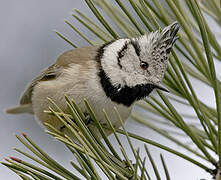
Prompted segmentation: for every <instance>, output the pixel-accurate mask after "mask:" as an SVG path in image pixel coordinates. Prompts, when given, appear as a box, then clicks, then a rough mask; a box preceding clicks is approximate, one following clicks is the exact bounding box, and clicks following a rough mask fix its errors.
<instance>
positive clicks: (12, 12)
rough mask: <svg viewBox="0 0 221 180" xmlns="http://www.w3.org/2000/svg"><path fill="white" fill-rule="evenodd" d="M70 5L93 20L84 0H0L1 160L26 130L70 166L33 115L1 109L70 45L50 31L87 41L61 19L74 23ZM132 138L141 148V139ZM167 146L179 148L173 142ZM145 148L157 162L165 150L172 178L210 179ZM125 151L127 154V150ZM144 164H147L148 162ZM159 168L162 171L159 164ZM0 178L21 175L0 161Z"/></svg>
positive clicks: (132, 125) (13, 179) (137, 129)
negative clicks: (19, 135) (17, 136)
mask: <svg viewBox="0 0 221 180" xmlns="http://www.w3.org/2000/svg"><path fill="white" fill-rule="evenodd" d="M72 8H77V9H79V10H81V11H83V12H84V13H85V14H87V15H88V16H89V17H92V19H95V18H94V17H93V16H92V13H91V12H90V9H89V8H88V7H87V5H86V3H85V2H84V1H79V0H44V1H36V0H35V1H34V0H20V1H16V0H7V1H2V2H1V6H0V62H1V65H0V83H1V84H0V123H1V124H0V161H1V160H4V158H7V157H8V156H15V157H16V156H17V157H22V156H21V155H18V154H17V153H16V152H14V151H13V149H12V148H13V147H18V148H21V149H23V150H24V147H23V146H22V145H21V144H20V143H19V142H18V141H17V139H16V138H15V136H14V134H20V133H22V132H25V133H26V134H28V135H29V136H30V137H31V138H32V139H33V140H34V141H35V142H36V143H37V144H38V145H39V146H40V147H41V148H43V149H44V150H45V151H46V152H47V153H48V154H49V155H51V156H52V157H53V158H55V159H56V160H57V161H58V162H61V163H62V164H63V165H64V166H65V167H69V168H71V166H70V165H69V162H70V160H71V159H72V158H73V156H72V155H71V154H70V153H69V152H68V151H66V150H65V147H64V146H63V145H62V144H61V143H59V142H57V141H54V140H52V138H51V137H49V136H48V135H47V134H45V133H44V129H42V128H41V127H40V126H39V125H38V124H37V122H36V121H35V119H34V117H33V116H32V115H27V114H24V115H7V114H5V113H4V110H5V108H7V107H10V106H13V105H16V104H17V103H18V102H19V98H20V96H21V94H22V92H23V91H24V89H25V87H26V86H27V84H28V83H29V82H30V81H31V80H32V79H33V78H34V77H35V76H36V75H38V74H39V72H40V71H41V70H42V69H44V68H46V67H47V66H49V65H50V64H52V63H54V62H55V60H56V58H57V57H58V56H59V55H60V54H61V53H63V52H64V51H67V50H69V49H71V48H72V47H71V46H70V45H68V44H67V43H66V42H65V41H63V40H62V39H60V38H59V37H58V36H57V35H56V34H55V33H54V32H53V30H54V29H56V30H58V31H59V32H61V33H62V34H65V35H66V36H67V37H69V38H71V39H72V41H73V42H74V43H75V44H77V45H79V46H84V45H87V43H86V42H85V41H84V40H82V39H81V38H79V36H77V34H76V33H74V32H73V31H72V30H71V29H70V28H69V27H68V26H67V25H66V24H65V23H64V19H68V20H70V21H71V22H73V19H72V18H71V13H72ZM75 24H76V25H77V27H78V28H79V29H80V30H82V31H83V32H85V33H89V32H88V31H87V30H86V29H85V28H82V26H80V24H78V23H77V22H75ZM88 36H89V37H90V38H91V39H92V40H96V39H95V37H94V36H92V35H91V34H90V33H89V35H88ZM196 83H197V82H196ZM204 92H205V91H204ZM202 96H203V94H202ZM207 97H208V96H207ZM126 127H127V130H128V131H130V132H134V133H139V134H141V135H143V136H146V137H149V139H151V138H152V139H156V140H157V141H159V142H162V141H163V142H164V143H169V142H167V140H165V139H163V138H162V137H160V136H158V135H156V134H155V133H153V132H152V131H151V130H149V129H147V128H144V127H142V126H141V125H139V124H138V123H136V122H133V121H131V120H129V121H127V123H126ZM111 138H113V137H111ZM121 138H122V141H123V142H125V146H128V145H127V143H126V140H124V137H121ZM133 142H134V145H135V146H136V147H140V148H141V151H142V149H143V145H142V143H139V142H137V141H133ZM171 146H172V147H174V148H178V147H176V146H175V145H171ZM148 147H149V148H150V151H151V153H152V154H153V156H154V159H156V160H158V161H159V159H160V158H159V154H160V153H163V155H164V157H165V160H166V162H167V165H168V168H169V171H170V175H171V179H179V180H187V179H188V180H197V179H209V177H210V176H209V175H208V174H207V173H205V172H204V171H202V170H201V169H199V168H197V167H195V166H193V165H192V164H190V163H188V162H186V161H184V160H182V159H180V158H178V157H176V156H173V155H170V154H169V153H166V152H164V151H162V150H160V149H157V148H154V147H152V146H148ZM128 153H129V154H131V152H128ZM131 157H132V154H131ZM147 166H148V167H151V166H150V164H149V163H148V164H147ZM160 169H161V170H162V168H161V167H160ZM162 172H163V170H162ZM150 174H153V172H150ZM0 179H4V180H17V179H20V178H19V177H18V176H16V175H15V174H14V173H13V172H11V171H10V170H9V169H7V168H6V167H4V166H2V165H0Z"/></svg>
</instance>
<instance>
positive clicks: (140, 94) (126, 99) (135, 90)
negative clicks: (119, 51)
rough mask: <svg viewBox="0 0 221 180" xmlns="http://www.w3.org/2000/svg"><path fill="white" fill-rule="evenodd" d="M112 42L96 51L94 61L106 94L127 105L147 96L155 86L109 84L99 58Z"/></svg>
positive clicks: (113, 99)
mask: <svg viewBox="0 0 221 180" xmlns="http://www.w3.org/2000/svg"><path fill="white" fill-rule="evenodd" d="M112 42H113V41H112ZM112 42H109V43H106V44H104V45H103V46H101V47H100V48H99V49H98V51H97V56H96V61H97V62H98V68H99V72H98V76H99V78H100V83H101V86H102V88H103V90H104V92H105V94H106V96H107V97H109V98H110V99H111V100H112V101H114V102H116V103H118V104H123V105H125V106H128V107H129V106H131V105H132V104H133V103H134V102H135V101H137V100H140V99H142V98H144V97H146V96H148V95H149V94H150V93H151V91H152V90H153V89H154V88H155V87H154V85H152V84H140V85H136V86H134V87H129V86H127V85H125V86H124V87H120V85H119V87H116V86H113V85H112V84H111V81H110V78H109V77H108V76H107V74H106V73H105V72H104V70H103V68H102V66H101V61H100V60H101V59H102V56H103V53H104V48H105V47H107V46H108V45H110V44H111V43H112Z"/></svg>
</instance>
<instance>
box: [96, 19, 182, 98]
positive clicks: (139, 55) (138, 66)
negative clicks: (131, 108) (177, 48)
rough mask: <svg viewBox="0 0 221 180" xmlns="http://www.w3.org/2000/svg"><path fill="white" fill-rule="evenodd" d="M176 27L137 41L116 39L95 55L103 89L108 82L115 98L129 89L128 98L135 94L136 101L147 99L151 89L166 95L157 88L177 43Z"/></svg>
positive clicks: (177, 25)
mask: <svg viewBox="0 0 221 180" xmlns="http://www.w3.org/2000/svg"><path fill="white" fill-rule="evenodd" d="M179 27H180V26H179V24H178V23H177V22H174V23H173V24H171V25H169V26H167V27H165V28H164V29H163V30H157V31H155V32H151V33H149V34H145V35H143V36H140V37H136V38H130V39H129V38H123V39H118V40H116V41H113V42H111V43H107V44H105V45H103V46H102V47H101V48H100V49H99V51H98V58H99V61H100V72H99V76H100V77H101V79H102V76H105V77H103V78H104V79H103V82H102V83H103V84H102V83H101V84H102V86H103V87H104V86H106V84H105V81H109V82H110V84H111V85H112V86H113V87H114V88H115V90H114V94H115V96H116V97H117V96H118V95H125V93H123V92H125V90H127V91H128V90H129V89H131V91H129V92H130V94H131V93H133V94H136V95H134V97H135V96H136V99H135V100H138V99H141V98H143V97H145V96H147V95H148V94H149V93H150V92H151V91H152V90H153V89H154V88H158V89H161V90H164V91H166V89H165V88H163V87H161V86H160V82H161V81H162V79H163V77H164V73H165V71H166V67H167V64H168V58H169V55H170V52H171V50H172V47H173V45H174V43H175V41H176V40H177V39H178V37H177V36H176V34H177V32H178V31H179ZM101 81H102V80H101ZM107 89H108V88H107V87H106V90H107ZM110 89H111V88H110V87H109V90H110ZM111 91H113V89H112V90H111ZM105 92H106V91H105ZM106 94H107V93H106ZM135 100H134V101H135Z"/></svg>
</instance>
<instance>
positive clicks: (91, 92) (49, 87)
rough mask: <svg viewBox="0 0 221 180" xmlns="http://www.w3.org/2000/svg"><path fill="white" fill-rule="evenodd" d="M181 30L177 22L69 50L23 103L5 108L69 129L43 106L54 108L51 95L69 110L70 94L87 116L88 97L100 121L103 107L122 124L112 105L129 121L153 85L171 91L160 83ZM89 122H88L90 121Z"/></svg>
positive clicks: (31, 86) (29, 88) (34, 82)
mask: <svg viewBox="0 0 221 180" xmlns="http://www.w3.org/2000/svg"><path fill="white" fill-rule="evenodd" d="M179 28H180V25H179V23H178V22H174V23H172V24H170V25H168V26H166V27H165V28H163V29H158V30H156V31H153V32H150V33H145V34H143V35H141V36H138V37H132V38H119V39H116V40H112V41H110V42H107V43H105V44H103V45H100V46H87V47H81V48H75V49H72V50H68V51H66V52H64V53H63V54H62V55H60V56H59V57H58V59H57V61H56V63H54V64H52V65H51V66H49V67H48V68H47V69H45V70H43V71H42V72H41V73H40V75H39V76H37V77H36V78H34V79H33V80H32V82H31V83H30V84H29V85H28V86H27V89H26V90H25V92H24V94H23V96H22V97H21V100H20V104H19V105H18V106H15V107H12V108H9V109H7V110H6V112H7V113H10V114H18V113H32V114H34V115H35V116H36V117H37V119H38V120H39V122H41V124H44V123H48V124H50V125H52V126H53V127H55V128H56V129H57V130H59V131H62V132H65V131H66V129H67V128H66V127H65V126H64V125H63V124H62V123H61V122H60V121H59V120H58V119H57V118H56V117H55V116H52V115H49V114H48V113H45V110H49V106H51V104H50V102H49V101H48V99H47V98H50V99H52V100H53V101H54V102H55V103H56V105H57V106H58V107H59V108H60V109H61V110H62V111H63V112H65V113H68V108H67V104H66V100H65V95H66V96H68V97H69V98H70V99H74V101H75V102H76V104H77V105H78V106H79V107H80V109H81V110H82V112H84V114H88V112H87V108H86V107H85V104H84V102H83V99H86V100H87V101H88V102H89V104H90V106H91V107H92V108H93V111H94V112H95V115H96V116H97V117H98V120H99V122H100V123H101V124H106V121H105V118H104V114H103V109H105V111H106V113H107V115H108V116H109V117H110V120H111V122H112V124H113V126H114V127H115V128H119V127H120V126H121V122H119V119H118V118H117V116H116V115H114V113H113V109H114V108H113V107H116V108H117V110H118V112H119V114H120V116H121V119H122V120H123V122H125V121H126V120H127V119H128V117H129V116H130V114H131V111H132V109H133V106H134V104H135V102H136V101H139V100H142V99H144V98H146V97H147V96H148V95H149V94H150V93H151V92H152V91H153V90H154V89H159V90H162V91H166V92H168V90H167V89H166V88H165V87H163V86H162V85H161V81H162V80H163V77H164V74H165V71H166V68H167V64H168V61H169V55H170V53H171V50H172V48H173V46H174V44H175V42H176V40H177V39H178V38H179V37H178V36H177V33H178V31H179ZM86 124H87V126H90V122H89V123H86ZM107 134H108V133H107Z"/></svg>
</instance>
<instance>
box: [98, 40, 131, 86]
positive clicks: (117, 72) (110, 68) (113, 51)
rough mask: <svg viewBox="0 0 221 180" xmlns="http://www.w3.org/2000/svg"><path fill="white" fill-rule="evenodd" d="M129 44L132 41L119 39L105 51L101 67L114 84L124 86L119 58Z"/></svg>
mask: <svg viewBox="0 0 221 180" xmlns="http://www.w3.org/2000/svg"><path fill="white" fill-rule="evenodd" d="M129 42H130V39H119V40H117V41H115V42H113V43H112V44H110V45H109V46H107V48H105V49H104V54H103V57H102V59H101V66H102V68H103V70H104V71H105V73H106V74H107V76H108V77H109V78H110V80H111V82H112V83H113V84H124V82H123V80H122V78H121V77H122V76H121V73H122V71H121V69H120V68H119V65H118V60H117V58H118V52H119V51H120V50H121V49H122V47H123V46H124V45H125V44H126V43H129Z"/></svg>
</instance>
